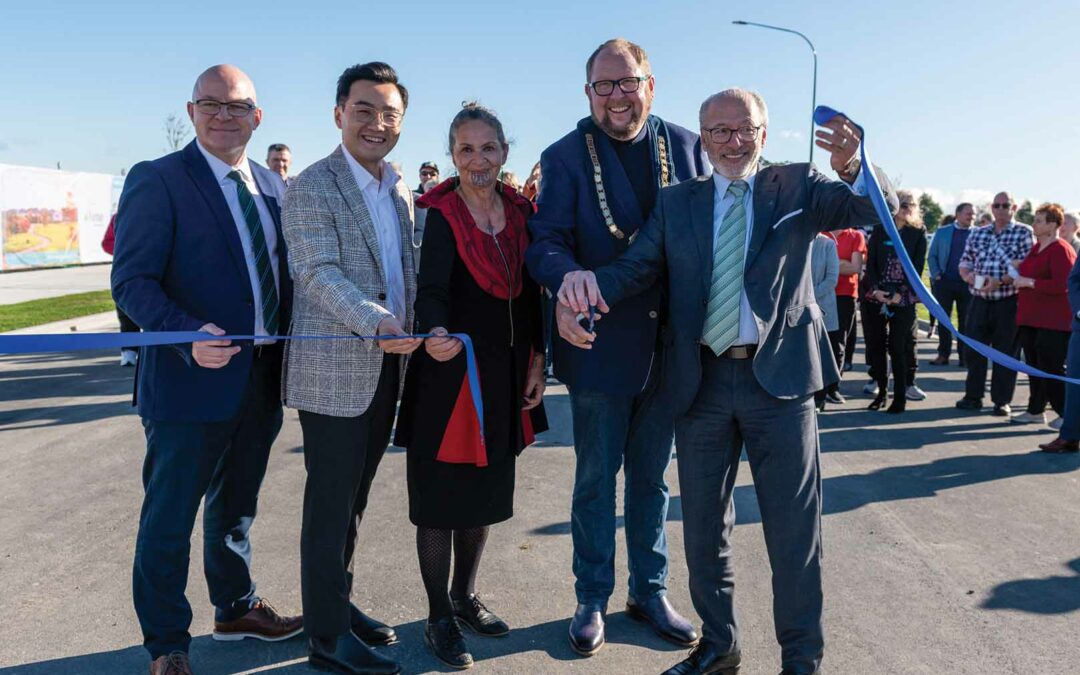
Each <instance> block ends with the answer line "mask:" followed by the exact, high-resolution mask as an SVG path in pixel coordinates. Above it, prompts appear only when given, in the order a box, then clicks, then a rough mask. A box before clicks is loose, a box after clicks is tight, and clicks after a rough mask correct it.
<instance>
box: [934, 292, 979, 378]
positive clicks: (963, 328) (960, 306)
mask: <svg viewBox="0 0 1080 675" xmlns="http://www.w3.org/2000/svg"><path fill="white" fill-rule="evenodd" d="M933 287H934V288H933V290H934V298H935V299H936V300H937V301H938V304H939V305H941V308H942V309H944V310H945V313H946V314H948V315H949V316H952V311H953V305H955V306H956V318H957V323H958V325H957V329H958V330H959V331H960V332H961V333H964V334H965V335H967V312H968V305H969V304H970V303H971V291H969V290H968V285H967V284H966V283H964V282H963V281H948V280H945V279H939V280H938V281H935V282H934V284H933ZM952 343H953V336H952V333H950V332H949V331H948V330H947V329H945V328H942V327H940V326H939V327H938V348H937V353H938V356H940V357H942V358H944V359H947V358H949V356H951V355H952ZM956 353H957V354H958V355H959V357H960V365H961V366H962V365H964V362H965V358H964V345H963V343H960V342H957V344H956Z"/></svg>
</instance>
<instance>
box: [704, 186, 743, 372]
mask: <svg viewBox="0 0 1080 675" xmlns="http://www.w3.org/2000/svg"><path fill="white" fill-rule="evenodd" d="M748 189H750V186H749V185H747V184H746V181H741V180H737V181H734V182H732V183H731V185H729V186H728V189H727V194H728V195H732V196H734V197H735V203H733V204H732V205H731V208H729V209H728V211H727V213H725V214H724V219H723V220H722V221H721V222H720V232H719V233H718V234H717V235H716V245H715V246H714V247H713V271H712V285H711V286H710V287H709V304H708V307H707V308H706V310H705V332H704V334H703V336H702V337H703V338H704V340H705V344H707V345H709V348H710V349H712V350H713V352H714V353H715V354H716V355H717V356H719V355H720V354H722V353H724V351H726V350H727V348H728V347H730V346H731V345H733V344H734V343H735V340H736V339H737V338H738V337H739V298H740V296H741V295H742V287H743V255H744V250H745V248H746V207H745V206H744V205H743V195H744V194H746V191H747V190H748ZM725 196H726V195H725Z"/></svg>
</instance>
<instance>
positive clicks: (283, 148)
mask: <svg viewBox="0 0 1080 675" xmlns="http://www.w3.org/2000/svg"><path fill="white" fill-rule="evenodd" d="M272 152H288V153H290V154H292V150H290V149H289V146H287V145H285V144H284V143H271V144H270V147H269V148H267V149H266V156H267V157H269V156H270V153H272Z"/></svg>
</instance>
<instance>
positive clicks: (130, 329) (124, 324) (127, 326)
mask: <svg viewBox="0 0 1080 675" xmlns="http://www.w3.org/2000/svg"><path fill="white" fill-rule="evenodd" d="M116 318H117V319H118V320H119V321H120V332H121V333H138V332H139V325H138V324H136V323H135V322H134V321H132V320H131V317H129V316H128V315H127V314H124V313H123V312H122V311H120V308H119V307H117V308H116ZM124 349H134V347H124Z"/></svg>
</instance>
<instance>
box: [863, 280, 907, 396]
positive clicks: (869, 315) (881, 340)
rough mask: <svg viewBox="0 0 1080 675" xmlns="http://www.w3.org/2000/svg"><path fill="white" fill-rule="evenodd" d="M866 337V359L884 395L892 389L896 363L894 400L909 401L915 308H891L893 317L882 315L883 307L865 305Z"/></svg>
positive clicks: (872, 303)
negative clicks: (911, 344) (890, 364)
mask: <svg viewBox="0 0 1080 675" xmlns="http://www.w3.org/2000/svg"><path fill="white" fill-rule="evenodd" d="M862 304H863V312H862V317H863V333H864V334H865V337H866V358H867V360H868V361H869V363H870V369H871V371H872V372H873V374H874V379H875V380H876V381H877V384H878V390H879V391H880V392H881V393H882V394H883V393H885V392H886V391H887V389H886V387H888V385H889V364H888V361H887V360H886V359H887V358H891V359H892V373H893V397H894V398H897V399H901V400H907V387H908V385H910V384H911V382H910V381H909V378H910V377H911V372H912V371H911V368H910V366H909V364H908V356H909V354H908V352H909V344H908V343H909V341H910V340H911V328H912V326H913V325H914V324H915V305H907V306H906V307H897V306H892V307H890V311H891V312H892V316H885V315H884V314H882V313H881V304H880V303H876V302H868V301H863V303H862Z"/></svg>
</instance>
